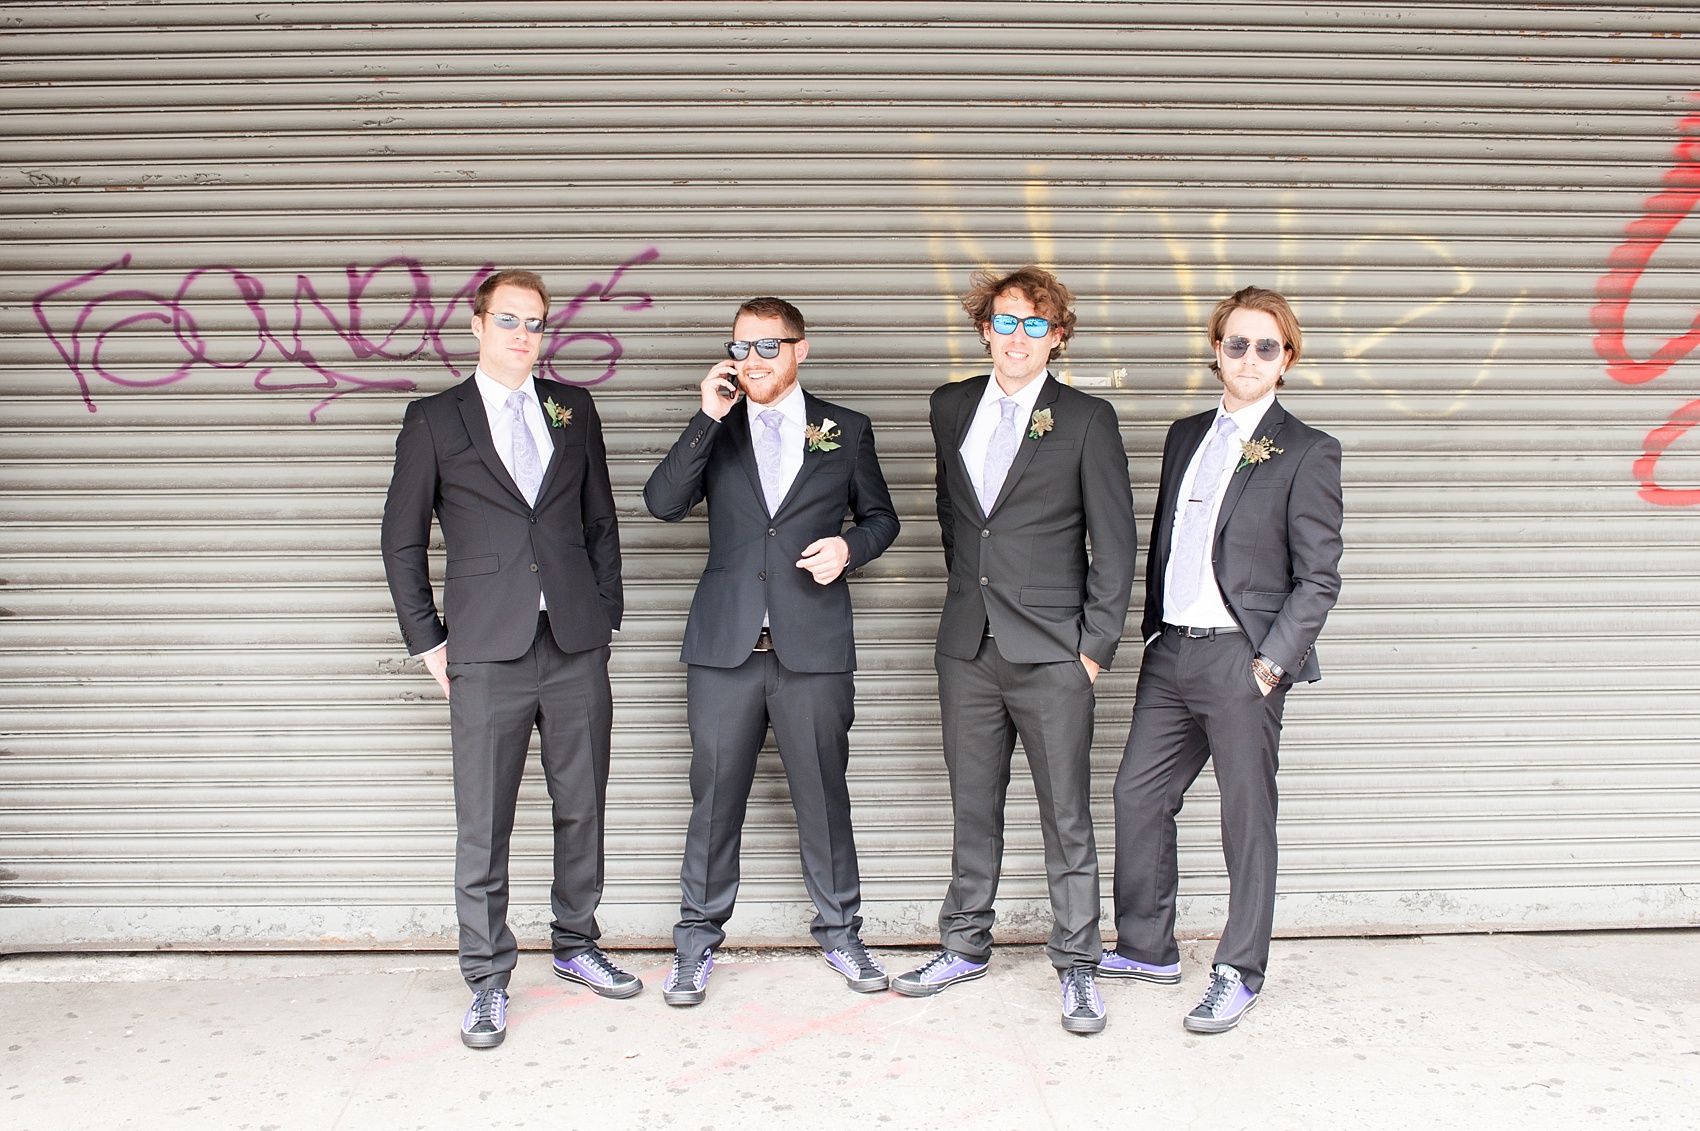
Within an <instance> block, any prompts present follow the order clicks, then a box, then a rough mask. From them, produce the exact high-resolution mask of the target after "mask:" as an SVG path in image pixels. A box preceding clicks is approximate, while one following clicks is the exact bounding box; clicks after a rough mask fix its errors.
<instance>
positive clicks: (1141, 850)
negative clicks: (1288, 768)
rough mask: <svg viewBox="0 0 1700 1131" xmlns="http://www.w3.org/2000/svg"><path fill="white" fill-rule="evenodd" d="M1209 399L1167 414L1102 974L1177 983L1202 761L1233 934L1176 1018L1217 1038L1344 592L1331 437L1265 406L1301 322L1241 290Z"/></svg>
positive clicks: (1244, 957)
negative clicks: (1330, 622) (1297, 704)
mask: <svg viewBox="0 0 1700 1131" xmlns="http://www.w3.org/2000/svg"><path fill="white" fill-rule="evenodd" d="M1210 341H1211V344H1212V345H1213V346H1214V347H1215V351H1216V356H1215V360H1214V362H1213V363H1212V364H1211V368H1212V369H1213V370H1214V371H1215V372H1216V375H1217V376H1218V377H1219V378H1220V379H1221V381H1222V386H1223V391H1222V400H1221V403H1220V404H1219V405H1218V406H1217V407H1215V408H1212V409H1211V410H1210V411H1209V412H1205V413H1201V414H1199V415H1197V416H1191V417H1187V418H1186V419H1185V420H1180V421H1177V422H1176V423H1175V424H1174V425H1173V426H1172V427H1171V428H1170V429H1169V435H1168V439H1167V440H1166V441H1165V442H1164V444H1163V473H1162V479H1161V484H1160V486H1159V488H1158V494H1157V512H1156V515H1155V517H1154V518H1153V521H1152V531H1151V551H1150V561H1149V563H1148V565H1147V567H1146V571H1145V620H1144V626H1143V629H1142V634H1143V636H1144V638H1145V656H1144V660H1143V662H1142V664H1141V666H1140V669H1139V687H1138V693H1137V698H1136V702H1135V705H1134V712H1133V727H1132V730H1131V732H1130V733H1129V735H1128V739H1127V750H1126V752H1125V753H1124V754H1123V756H1122V764H1121V769H1120V771H1119V772H1118V773H1117V775H1116V786H1115V799H1116V879H1115V898H1116V931H1117V934H1118V936H1119V938H1118V941H1117V943H1116V949H1115V950H1113V951H1105V952H1104V955H1103V958H1102V959H1101V960H1100V963H1099V967H1098V969H1099V972H1100V973H1101V974H1103V975H1105V976H1106V977H1116V978H1133V979H1138V980H1141V981H1147V982H1159V983H1169V984H1172V983H1175V982H1179V981H1180V979H1181V972H1180V950H1179V949H1178V948H1177V947H1176V945H1175V898H1176V891H1177V886H1178V882H1179V880H1178V876H1179V871H1178V865H1177V862H1176V851H1175V815H1176V814H1177V813H1179V812H1180V809H1181V804H1182V802H1183V800H1184V799H1185V796H1186V791H1187V789H1188V787H1190V786H1191V785H1192V783H1193V781H1194V779H1196V778H1197V777H1198V774H1199V772H1200V771H1201V770H1202V769H1203V768H1204V763H1205V762H1206V761H1207V760H1209V761H1211V762H1213V763H1214V765H1215V771H1216V783H1217V786H1218V787H1219V789H1220V791H1221V797H1222V849H1223V853H1224V855H1225V856H1226V857H1227V863H1228V923H1227V926H1226V928H1225V929H1224V930H1223V932H1222V939H1221V942H1220V944H1219V945H1218V946H1217V948H1216V957H1215V960H1214V967H1213V970H1212V972H1211V978H1210V986H1209V988H1208V990H1207V991H1206V992H1205V994H1204V998H1203V1000H1201V1001H1200V1002H1199V1003H1198V1006H1197V1007H1196V1008H1195V1009H1193V1010H1192V1012H1191V1013H1189V1014H1187V1016H1186V1018H1185V1021H1184V1024H1185V1026H1186V1028H1188V1029H1189V1030H1191V1031H1193V1032H1195V1033H1221V1032H1226V1031H1227V1030H1229V1029H1232V1028H1233V1027H1234V1026H1235V1025H1237V1024H1238V1023H1239V1020H1240V1018H1241V1017H1242V1016H1243V1015H1244V1014H1245V1011H1246V1010H1248V1009H1250V1008H1251V1007H1252V1006H1253V1005H1254V1004H1256V1002H1257V995H1258V993H1259V992H1260V991H1261V990H1262V988H1263V975H1264V970H1265V967H1266V966H1267V965H1268V962H1269V936H1270V932H1271V930H1272V927H1273V923H1274V917H1275V807H1276V795H1275V770H1276V764H1277V752H1278V749H1279V744H1280V738H1281V711H1282V707H1283V705H1284V704H1285V702H1286V698H1287V689H1288V688H1289V687H1291V686H1292V684H1293V682H1294V681H1295V680H1304V681H1306V682H1310V681H1314V680H1316V679H1319V678H1320V677H1321V672H1320V670H1319V669H1318V667H1317V663H1316V653H1315V651H1314V650H1313V649H1312V645H1313V644H1315V643H1316V637H1317V634H1318V633H1320V632H1321V631H1322V624H1323V621H1324V620H1326V619H1327V617H1328V610H1330V609H1331V608H1333V607H1334V602H1335V600H1336V599H1337V598H1338V597H1339V595H1340V546H1341V542H1340V523H1341V515H1342V503H1341V496H1340V444H1339V442H1338V441H1336V440H1335V439H1334V438H1333V437H1332V436H1329V435H1326V434H1325V433H1322V432H1318V431H1317V430H1316V429H1314V428H1311V427H1309V426H1307V425H1306V424H1304V423H1302V422H1301V421H1300V420H1299V419H1298V418H1297V417H1295V416H1292V415H1290V414H1289V413H1288V412H1287V410H1286V409H1285V408H1283V407H1282V406H1281V402H1280V401H1279V400H1277V399H1276V397H1275V390H1276V389H1277V388H1279V387H1280V386H1281V384H1282V376H1281V375H1282V374H1283V373H1285V372H1286V370H1287V368H1288V367H1289V366H1291V365H1292V364H1293V363H1294V362H1296V361H1297V360H1298V359H1299V354H1300V349H1301V340H1300V331H1299V323H1298V319H1297V318H1296V317H1294V315H1293V311H1292V307H1290V306H1289V305H1288V304H1287V300H1286V299H1284V298H1282V297H1281V296H1280V295H1278V294H1276V293H1275V292H1274V291H1268V290H1263V289H1262V288H1259V287H1246V288H1245V289H1243V290H1241V291H1239V292H1237V293H1235V294H1234V295H1233V296H1231V297H1230V298H1226V299H1224V300H1222V302H1220V303H1218V304H1217V306H1216V310H1215V312H1214V313H1213V314H1211V316H1210Z"/></svg>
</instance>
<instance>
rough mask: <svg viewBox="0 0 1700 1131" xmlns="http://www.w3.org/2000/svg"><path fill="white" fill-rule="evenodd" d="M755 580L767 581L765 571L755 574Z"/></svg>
mask: <svg viewBox="0 0 1700 1131" xmlns="http://www.w3.org/2000/svg"><path fill="white" fill-rule="evenodd" d="M756 580H757V581H766V580H767V571H766V570H765V569H764V570H762V571H761V572H760V573H758V574H756Z"/></svg>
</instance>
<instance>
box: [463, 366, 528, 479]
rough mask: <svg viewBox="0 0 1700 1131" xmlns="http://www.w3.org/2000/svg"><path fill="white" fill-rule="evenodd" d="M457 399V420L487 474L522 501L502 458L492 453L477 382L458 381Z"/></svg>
mask: <svg viewBox="0 0 1700 1131" xmlns="http://www.w3.org/2000/svg"><path fill="white" fill-rule="evenodd" d="M456 396H458V397H459V399H460V420H461V423H462V424H464V425H465V426H466V434H467V435H468V436H471V437H472V446H473V447H474V448H475V449H477V451H478V458H479V459H481V460H483V461H484V466H485V467H486V468H488V469H489V471H490V474H491V475H494V476H495V477H496V482H498V483H500V484H501V485H502V486H504V487H506V488H507V489H508V490H509V491H512V492H513V496H514V498H516V499H518V500H519V501H520V502H522V503H523V502H525V494H524V493H523V492H521V491H520V489H519V484H517V483H515V482H514V477H513V476H511V475H509V474H508V469H507V468H506V467H504V466H503V465H502V457H501V456H499V455H497V454H496V441H495V439H494V438H493V437H492V436H491V435H490V414H489V413H488V412H486V411H485V409H484V397H483V396H482V395H481V394H480V393H479V392H478V379H477V378H475V377H468V378H467V379H466V380H465V381H463V382H461V384H460V388H459V390H458V391H457V393H456Z"/></svg>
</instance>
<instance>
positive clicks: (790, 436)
mask: <svg viewBox="0 0 1700 1131" xmlns="http://www.w3.org/2000/svg"><path fill="white" fill-rule="evenodd" d="M769 409H777V410H778V411H779V412H780V413H781V414H782V415H783V416H784V417H785V419H784V420H782V421H780V422H779V498H777V499H774V500H772V502H771V503H770V505H769V507H768V513H769V514H772V513H773V512H774V511H775V510H777V509H778V507H779V504H780V503H781V502H783V501H784V499H785V496H786V495H788V494H790V493H791V484H792V483H794V482H795V481H796V479H797V473H798V472H799V471H801V470H803V445H804V441H803V429H804V428H806V427H807V426H808V423H809V416H808V408H807V406H806V405H805V404H804V403H803V386H801V385H793V386H791V391H790V392H789V393H786V394H785V395H784V396H783V397H780V398H779V400H778V401H776V402H775V403H773V404H757V403H756V402H754V401H751V402H750V404H749V410H750V411H749V417H750V444H751V445H752V446H753V447H755V448H757V449H758V450H759V446H760V444H761V437H762V433H764V432H766V431H767V425H765V424H763V423H762V422H761V414H762V413H764V412H766V411H768V410H769ZM758 466H759V463H758Z"/></svg>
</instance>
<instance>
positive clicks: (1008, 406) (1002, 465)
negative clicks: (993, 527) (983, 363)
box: [980, 397, 1021, 515]
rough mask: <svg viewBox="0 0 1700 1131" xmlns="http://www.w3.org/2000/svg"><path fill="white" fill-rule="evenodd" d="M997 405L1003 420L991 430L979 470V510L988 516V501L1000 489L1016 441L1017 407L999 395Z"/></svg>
mask: <svg viewBox="0 0 1700 1131" xmlns="http://www.w3.org/2000/svg"><path fill="white" fill-rule="evenodd" d="M998 407H999V408H1000V409H1002V410H1003V419H1002V420H1000V421H998V424H997V427H996V428H993V429H992V438H991V441H990V442H989V443H987V444H986V462H985V464H984V465H983V466H982V467H981V469H980V510H981V512H982V513H984V514H988V515H989V514H991V513H992V504H993V503H995V502H997V501H998V492H999V491H1001V490H1003V481H1004V479H1005V477H1007V476H1008V475H1009V465H1010V464H1012V463H1014V462H1015V449H1016V447H1017V445H1018V444H1019V440H1018V439H1017V437H1016V434H1015V410H1016V409H1017V408H1019V407H1021V406H1020V405H1018V404H1016V403H1015V400H1014V398H1013V397H1000V398H998Z"/></svg>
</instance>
